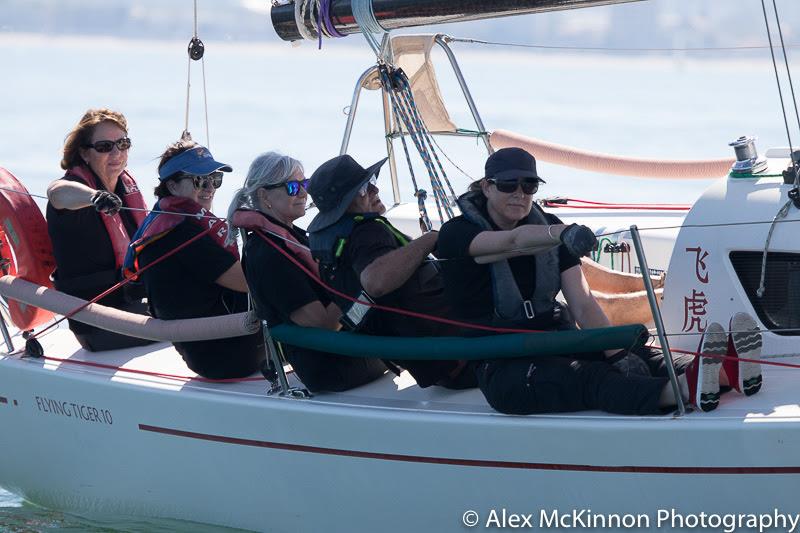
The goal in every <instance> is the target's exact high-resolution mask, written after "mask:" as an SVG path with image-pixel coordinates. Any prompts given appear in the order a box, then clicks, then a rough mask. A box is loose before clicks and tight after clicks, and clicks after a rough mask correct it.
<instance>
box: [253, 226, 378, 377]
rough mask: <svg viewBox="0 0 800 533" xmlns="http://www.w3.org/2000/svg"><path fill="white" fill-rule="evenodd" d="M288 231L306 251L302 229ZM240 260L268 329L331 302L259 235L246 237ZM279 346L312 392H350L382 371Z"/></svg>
mask: <svg viewBox="0 0 800 533" xmlns="http://www.w3.org/2000/svg"><path fill="white" fill-rule="evenodd" d="M271 220H272V222H274V223H276V224H279V223H278V222H277V221H275V220H274V219H271ZM284 227H286V226H284ZM286 229H288V230H289V233H290V234H291V236H292V237H293V238H294V239H295V241H296V242H298V243H300V244H302V245H304V246H308V238H307V237H306V234H305V232H304V231H303V230H301V229H300V228H298V227H296V226H292V227H291V228H289V227H286ZM266 238H268V239H271V241H272V242H274V243H276V244H277V245H278V246H280V248H281V249H283V250H284V251H286V252H287V253H289V254H292V252H291V251H290V250H289V249H288V247H287V245H286V243H285V242H284V241H283V240H281V239H278V238H277V237H272V236H267V237H266ZM242 255H243V259H242V267H243V268H244V272H245V276H246V277H247V285H248V286H249V287H250V294H251V295H252V298H253V301H254V302H255V308H256V312H257V313H258V316H259V317H261V318H262V319H265V320H266V321H267V324H269V325H270V326H274V325H277V324H284V323H291V320H290V318H289V317H290V316H291V314H292V313H294V312H295V311H297V310H298V309H300V308H302V307H304V306H306V305H308V304H310V303H313V302H315V301H319V302H320V303H321V304H322V305H323V306H325V307H327V306H328V305H329V304H330V303H331V297H330V296H329V295H328V292H327V291H326V290H325V289H324V288H323V287H322V286H321V285H320V284H319V283H316V282H314V281H313V280H312V279H311V278H309V276H308V274H306V273H305V272H303V271H302V270H301V269H300V268H299V267H298V266H297V265H295V264H294V263H292V262H291V261H289V259H287V258H286V257H285V256H284V255H283V254H281V253H280V252H279V251H278V250H276V249H275V248H274V247H273V246H271V245H270V244H269V243H266V242H264V239H263V238H262V237H261V236H259V235H257V234H255V233H249V234H248V236H247V240H246V243H245V246H244V251H243V254H242ZM282 347H283V350H284V354H285V355H286V358H287V359H288V360H289V362H290V363H291V364H292V368H293V369H294V371H295V372H297V375H298V376H299V377H300V380H301V381H302V382H303V383H304V384H305V386H306V387H308V388H309V389H310V390H312V391H325V390H327V391H343V390H347V389H351V388H353V387H357V386H359V385H363V384H364V383H368V382H370V381H372V380H374V379H376V378H378V377H380V376H382V375H383V374H384V372H385V371H386V367H385V366H384V364H383V363H382V362H381V361H380V360H378V359H366V358H360V357H349V356H341V355H336V354H330V353H325V352H319V351H316V350H309V349H306V348H300V347H297V346H292V345H290V344H285V343H284V344H282Z"/></svg>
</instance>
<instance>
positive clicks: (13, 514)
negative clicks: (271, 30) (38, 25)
mask: <svg viewBox="0 0 800 533" xmlns="http://www.w3.org/2000/svg"><path fill="white" fill-rule="evenodd" d="M351 39H355V38H351ZM356 44H357V43H356ZM206 46H207V53H206V73H205V74H206V84H207V93H208V120H209V126H210V132H209V139H210V146H211V149H212V151H213V152H214V154H215V156H216V158H217V159H219V160H222V161H225V162H229V163H230V164H231V165H232V166H233V167H234V170H235V172H234V173H233V174H232V176H230V177H228V178H226V182H225V183H224V185H223V187H222V189H220V191H219V192H218V194H217V199H216V201H215V210H216V211H217V212H218V213H220V214H223V213H224V212H225V211H226V210H227V204H228V202H229V200H230V198H231V197H232V195H233V192H234V190H235V189H236V187H237V184H239V183H241V180H242V178H243V177H244V175H245V173H246V170H247V167H248V165H249V162H250V161H251V160H252V159H253V157H254V156H255V155H257V154H258V153H260V152H263V151H266V150H280V151H282V152H284V153H287V154H290V155H293V156H294V157H297V158H298V159H300V160H302V161H303V162H304V163H305V165H306V169H307V171H308V173H310V172H311V171H312V170H313V169H314V168H315V167H316V166H317V165H318V164H320V163H322V162H323V161H325V160H326V159H328V158H330V157H332V156H334V155H336V154H337V153H338V151H339V147H340V144H341V136H342V132H343V128H344V123H345V119H346V116H345V114H344V109H345V108H346V107H347V106H348V105H349V104H350V99H351V96H352V91H353V86H354V83H355V80H356V78H357V77H358V76H359V75H360V74H361V72H362V71H364V70H365V69H366V68H367V67H368V66H369V65H370V63H371V61H372V59H373V58H371V57H370V54H369V53H368V51H367V50H368V49H367V47H366V46H364V47H357V46H354V47H346V46H342V45H341V44H339V43H336V44H331V45H327V43H326V47H325V48H324V49H323V50H322V51H318V50H316V48H315V47H314V46H309V45H304V46H301V47H299V48H293V47H291V46H289V45H233V44H226V43H214V42H206ZM454 48H455V51H456V53H457V54H458V57H459V61H460V63H461V66H462V69H463V71H464V75H465V77H466V79H467V81H468V82H469V83H470V85H471V90H472V93H473V96H474V97H475V100H476V102H477V105H478V109H479V111H480V112H481V114H482V116H483V119H484V122H485V124H486V126H487V128H488V129H489V130H493V129H495V128H504V129H509V130H512V131H516V132H520V133H525V134H528V135H531V136H535V137H538V138H542V139H546V140H549V141H552V142H557V143H561V144H567V145H573V146H576V147H580V148H586V149H592V150H597V151H603V152H609V153H615V154H621V155H630V156H644V157H657V158H676V159H691V158H712V157H726V156H728V155H729V154H730V153H731V152H730V148H728V147H727V142H729V141H730V140H733V139H735V138H736V137H738V136H740V135H744V134H754V135H757V136H759V142H758V145H759V147H760V148H761V149H762V151H763V149H765V148H766V147H769V146H786V145H787V144H788V143H787V141H786V137H785V133H784V128H783V122H782V118H781V115H780V107H779V102H778V98H777V89H776V88H775V80H774V74H773V73H772V70H771V63H770V62H769V59H768V54H767V53H766V52H758V53H755V54H754V53H738V54H737V55H730V56H726V57H723V58H719V59H696V58H692V57H690V56H686V55H681V56H673V57H663V56H662V57H655V58H654V57H626V58H619V57H609V56H597V55H569V56H567V55H545V54H542V53H526V52H519V51H517V50H511V49H507V48H486V47H484V48H476V47H474V46H470V45H464V44H455V45H454ZM0 57H2V58H3V72H4V76H3V83H0V166H3V167H5V168H7V169H9V170H11V171H12V172H13V173H14V174H16V175H17V176H18V177H19V178H20V179H21V180H22V181H23V183H25V184H26V186H27V187H28V189H29V190H30V191H31V192H32V193H34V194H44V191H45V189H46V186H47V184H48V183H49V181H51V180H52V179H54V178H57V177H59V176H60V175H61V171H60V170H59V166H58V163H59V160H60V149H61V146H62V143H63V139H64V136H65V134H66V133H67V131H68V130H69V129H70V128H71V127H72V126H73V124H74V123H75V122H76V121H77V119H78V118H79V117H80V115H81V114H82V113H83V111H84V110H85V109H86V108H89V107H97V106H107V107H111V108H114V109H118V110H120V111H122V112H124V113H125V115H126V116H127V118H128V120H129V125H130V136H131V138H132V139H133V142H134V146H133V148H132V149H131V152H130V159H129V167H130V169H131V170H132V172H133V173H134V175H135V176H136V177H137V179H138V181H139V184H140V185H141V186H143V187H144V188H145V189H149V188H150V186H152V185H154V184H155V176H156V171H155V169H156V164H157V158H158V156H159V154H160V153H161V152H162V151H163V149H164V147H165V146H166V145H167V144H169V143H170V142H172V141H174V140H176V139H177V138H178V136H179V135H180V132H181V131H182V130H183V128H184V113H185V105H186V100H185V98H186V81H187V80H186V75H187V72H186V71H187V65H186V63H187V59H186V53H185V43H183V42H132V41H119V40H111V39H99V38H98V39H66V38H63V39H50V38H42V37H38V36H24V35H8V34H5V35H3V34H0ZM436 59H437V60H442V59H443V57H442V56H441V55H438V56H437V57H436ZM446 66H447V65H446V64H445V63H443V62H441V61H439V63H438V68H439V74H440V77H441V78H442V80H441V84H442V91H443V94H444V96H445V100H446V101H447V102H448V104H449V106H450V107H451V108H452V109H451V115H452V116H453V118H454V120H455V122H456V124H457V125H458V126H460V127H463V128H467V129H473V128H474V123H473V122H472V121H471V120H470V116H469V113H468V110H467V108H466V106H465V105H464V100H463V97H462V96H461V94H460V92H459V89H458V87H457V85H456V83H455V80H454V77H453V76H452V74H451V72H449V71H448V70H447V68H446ZM192 72H193V78H192V88H191V106H190V130H191V131H192V133H193V134H194V136H195V139H197V140H199V141H201V142H203V143H206V142H207V137H206V132H205V125H204V121H205V120H204V111H203V105H202V98H203V95H202V76H201V70H200V65H199V64H194V65H193V67H192ZM795 78H796V79H798V78H800V76H795ZM794 131H795V138H797V133H796V130H794ZM440 144H441V146H442V148H443V150H444V151H445V153H446V154H447V155H448V156H449V157H450V158H451V159H452V160H453V161H455V162H456V163H457V164H458V166H459V167H460V168H461V169H462V170H463V171H464V173H466V174H467V175H469V176H473V177H478V176H480V172H481V170H482V164H483V159H484V158H485V151H484V150H483V148H482V146H481V145H479V144H478V143H476V142H475V141H474V140H453V139H443V140H441V141H440ZM397 150H398V153H399V154H402V150H401V149H400V147H399V146H398V147H397ZM384 152H385V144H384V140H383V122H382V116H381V111H380V102H379V98H378V95H377V94H376V93H374V92H371V93H368V94H365V95H364V96H363V97H362V100H361V104H360V107H359V110H358V115H357V121H356V127H355V129H354V134H353V139H352V143H351V149H350V153H351V154H352V155H354V157H356V159H358V160H360V161H361V162H362V163H365V164H366V163H371V162H373V161H375V160H377V159H379V158H380V157H383V155H384ZM445 165H446V169H447V172H448V174H449V175H450V176H451V177H452V178H453V181H454V186H455V188H456V190H457V191H459V190H463V189H464V188H465V185H466V183H467V182H468V180H469V178H468V177H466V176H464V175H462V174H461V172H460V171H459V170H457V169H456V168H454V167H453V166H452V165H450V164H449V163H447V162H445ZM398 168H399V169H400V170H401V180H403V186H402V190H403V193H404V197H405V198H406V199H408V198H410V195H411V192H412V187H411V185H410V183H409V181H410V180H409V179H408V171H407V170H405V171H404V170H403V169H404V163H403V161H402V160H401V161H398ZM540 173H541V174H542V175H544V176H546V177H547V178H548V183H547V185H546V188H543V189H542V192H543V193H545V194H547V195H556V194H559V195H567V194H569V195H571V196H575V197H580V198H586V199H595V200H602V201H615V200H623V201H651V202H652V201H657V202H690V201H692V200H693V199H694V198H696V197H697V195H698V194H699V193H700V192H701V191H702V190H703V189H704V188H705V187H707V186H708V184H709V182H707V181H691V182H675V181H655V180H634V179H629V178H615V177H609V176H602V175H597V174H592V173H585V172H577V171H573V170H570V169H563V168H556V167H552V166H550V165H546V164H542V165H541V169H540ZM417 175H418V176H420V175H422V169H421V168H419V167H418V165H417ZM381 184H382V185H381V186H382V187H384V188H388V182H387V180H386V178H385V177H382V181H381ZM428 189H430V188H429V187H428ZM32 438H35V436H32ZM3 453H13V450H4V451H3ZM2 484H3V480H2V479H0V486H2ZM159 530H162V531H175V530H185V531H198V527H197V526H195V525H187V524H179V523H173V522H169V521H157V522H142V521H125V520H119V519H116V520H113V521H109V522H96V521H88V520H85V519H81V518H77V517H73V516H68V515H64V514H62V513H58V512H53V511H48V510H42V509H39V508H37V507H35V506H32V505H30V504H27V503H24V502H23V501H21V500H20V499H19V498H18V497H16V496H14V495H12V494H9V493H8V492H5V491H3V490H2V489H0V531H15V532H45V531H159Z"/></svg>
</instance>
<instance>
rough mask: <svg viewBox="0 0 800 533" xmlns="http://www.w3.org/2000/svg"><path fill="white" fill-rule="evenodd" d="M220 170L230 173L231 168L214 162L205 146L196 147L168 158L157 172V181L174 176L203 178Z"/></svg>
mask: <svg viewBox="0 0 800 533" xmlns="http://www.w3.org/2000/svg"><path fill="white" fill-rule="evenodd" d="M218 170H221V171H222V172H231V171H233V168H231V166H230V165H226V164H225V163H220V162H219V161H215V160H214V156H212V155H211V152H210V151H209V150H208V148H206V147H205V146H196V147H194V148H192V149H190V150H186V151H185V152H181V153H179V154H178V155H176V156H175V157H172V158H170V159H169V160H168V161H167V162H166V163H164V166H162V167H161V168H160V169H159V170H158V179H159V181H164V180H166V179H167V178H169V177H170V176H173V175H175V174H178V173H179V172H180V173H184V174H193V175H195V176H205V175H206V174H211V173H212V172H216V171H218Z"/></svg>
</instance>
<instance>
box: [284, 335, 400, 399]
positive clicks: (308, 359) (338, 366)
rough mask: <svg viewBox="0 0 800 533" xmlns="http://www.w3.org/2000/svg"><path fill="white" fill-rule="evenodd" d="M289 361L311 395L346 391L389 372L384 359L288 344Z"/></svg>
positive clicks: (285, 347)
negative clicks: (339, 353) (340, 353)
mask: <svg viewBox="0 0 800 533" xmlns="http://www.w3.org/2000/svg"><path fill="white" fill-rule="evenodd" d="M283 348H284V353H285V354H286V359H287V360H288V361H289V363H291V365H292V368H293V369H294V371H295V373H296V374H297V377H299V378H300V381H302V382H303V385H305V386H306V388H308V390H310V391H311V392H322V391H327V392H342V391H346V390H349V389H353V388H355V387H360V386H361V385H365V384H367V383H369V382H371V381H375V380H376V379H378V378H379V377H381V376H383V375H384V374H385V373H386V365H385V364H383V361H381V360H380V359H367V358H363V357H347V356H344V355H336V354H332V353H323V352H318V351H315V350H306V349H303V348H297V347H294V346H289V345H286V344H284V345H283Z"/></svg>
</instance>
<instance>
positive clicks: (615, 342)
mask: <svg viewBox="0 0 800 533" xmlns="http://www.w3.org/2000/svg"><path fill="white" fill-rule="evenodd" d="M270 332H271V333H272V338H274V339H275V340H276V341H280V342H285V343H287V344H291V345H293V346H299V347H302V348H308V349H311V350H319V351H321V352H329V353H335V354H339V355H349V356H351V357H377V358H380V359H418V360H437V359H498V358H506V357H526V356H537V355H566V354H571V353H582V352H596V351H600V350H613V349H622V348H638V347H640V346H642V345H643V344H644V342H645V341H646V340H647V338H648V336H649V333H648V331H647V328H645V327H644V326H643V325H641V324H634V325H630V326H615V327H609V328H598V329H581V330H571V331H547V332H542V333H512V334H507V335H490V336H486V337H378V336H374V335H362V334H358V333H351V332H345V331H330V330H326V329H317V328H304V327H300V326H292V325H288V324H281V325H279V326H275V327H273V328H270Z"/></svg>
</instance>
